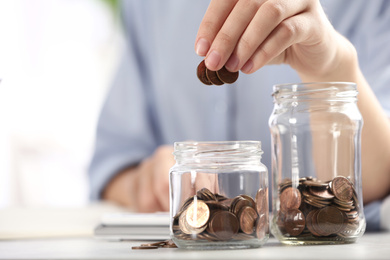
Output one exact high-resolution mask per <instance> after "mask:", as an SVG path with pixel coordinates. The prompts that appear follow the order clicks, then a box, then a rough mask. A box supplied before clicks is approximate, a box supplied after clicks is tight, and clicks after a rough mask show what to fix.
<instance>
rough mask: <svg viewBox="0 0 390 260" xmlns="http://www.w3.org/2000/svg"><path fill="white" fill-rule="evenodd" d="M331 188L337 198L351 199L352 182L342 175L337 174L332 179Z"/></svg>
mask: <svg viewBox="0 0 390 260" xmlns="http://www.w3.org/2000/svg"><path fill="white" fill-rule="evenodd" d="M331 189H332V192H333V194H334V195H335V197H336V198H338V199H339V200H342V201H349V200H351V199H352V195H353V188H352V183H351V182H350V181H349V180H348V179H347V178H345V177H343V176H338V177H336V178H334V179H333V180H332V183H331Z"/></svg>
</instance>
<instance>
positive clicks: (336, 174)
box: [269, 82, 366, 244]
mask: <svg viewBox="0 0 390 260" xmlns="http://www.w3.org/2000/svg"><path fill="white" fill-rule="evenodd" d="M357 94H358V92H357V89H356V85H355V84H354V83H346V82H345V83H343V82H334V83H333V82H326V83H299V84H284V85H275V86H274V92H273V97H274V110H273V113H272V115H271V117H270V119H269V125H270V131H271V136H272V172H273V174H272V177H273V181H272V183H273V194H272V195H273V197H272V201H273V203H272V206H273V218H272V222H271V232H272V233H273V234H274V236H275V237H277V238H278V239H279V240H280V241H281V242H282V243H285V244H338V243H351V242H355V241H356V239H357V238H359V237H360V236H362V235H363V233H364V230H365V226H366V222H365V218H364V214H363V205H362V183H361V180H362V179H361V169H360V168H361V167H360V136H361V128H362V124H363V121H362V116H361V114H360V112H359V110H358V107H357V104H356V102H357Z"/></svg>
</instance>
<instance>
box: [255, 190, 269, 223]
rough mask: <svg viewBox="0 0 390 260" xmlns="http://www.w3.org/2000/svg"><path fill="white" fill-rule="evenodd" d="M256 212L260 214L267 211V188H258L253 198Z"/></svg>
mask: <svg viewBox="0 0 390 260" xmlns="http://www.w3.org/2000/svg"><path fill="white" fill-rule="evenodd" d="M255 204H256V210H257V213H258V214H259V215H260V216H261V215H263V214H265V213H266V212H268V189H259V190H258V191H257V193H256V198H255Z"/></svg>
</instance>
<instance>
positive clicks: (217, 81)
mask: <svg viewBox="0 0 390 260" xmlns="http://www.w3.org/2000/svg"><path fill="white" fill-rule="evenodd" d="M206 77H207V79H208V80H209V81H210V82H211V83H212V84H214V85H217V86H220V85H223V82H222V81H221V80H220V79H219V78H218V76H217V72H216V71H212V70H209V69H208V68H206Z"/></svg>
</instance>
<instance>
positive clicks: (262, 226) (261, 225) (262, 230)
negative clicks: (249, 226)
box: [255, 215, 268, 240]
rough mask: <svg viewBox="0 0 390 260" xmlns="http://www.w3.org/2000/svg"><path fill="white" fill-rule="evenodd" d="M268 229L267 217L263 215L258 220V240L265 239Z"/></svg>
mask: <svg viewBox="0 0 390 260" xmlns="http://www.w3.org/2000/svg"><path fill="white" fill-rule="evenodd" d="M267 227H268V222H267V218H266V217H265V215H261V216H260V217H258V218H257V220H256V226H255V230H256V237H257V238H258V239H260V240H261V239H264V238H265V235H266V231H267Z"/></svg>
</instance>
